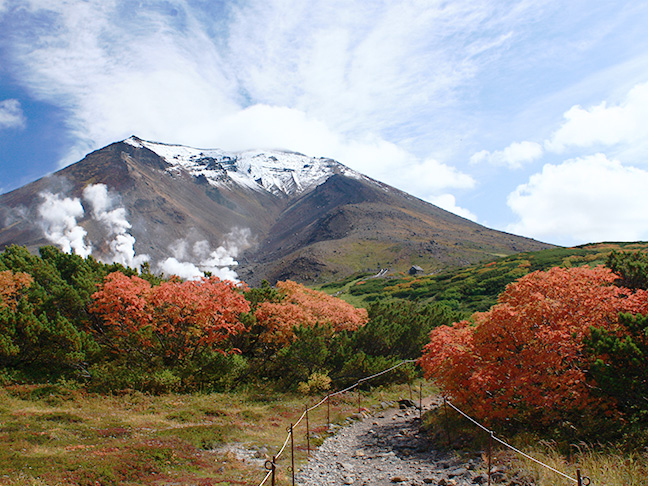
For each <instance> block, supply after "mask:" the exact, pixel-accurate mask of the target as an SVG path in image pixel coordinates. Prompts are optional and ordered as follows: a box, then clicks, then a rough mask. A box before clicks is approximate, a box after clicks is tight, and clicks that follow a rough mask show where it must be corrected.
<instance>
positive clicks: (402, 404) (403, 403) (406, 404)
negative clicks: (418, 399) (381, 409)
mask: <svg viewBox="0 0 648 486" xmlns="http://www.w3.org/2000/svg"><path fill="white" fill-rule="evenodd" d="M411 407H416V404H415V403H414V402H413V401H412V400H410V399H409V398H403V399H401V400H398V408H400V409H401V410H405V409H406V408H411Z"/></svg>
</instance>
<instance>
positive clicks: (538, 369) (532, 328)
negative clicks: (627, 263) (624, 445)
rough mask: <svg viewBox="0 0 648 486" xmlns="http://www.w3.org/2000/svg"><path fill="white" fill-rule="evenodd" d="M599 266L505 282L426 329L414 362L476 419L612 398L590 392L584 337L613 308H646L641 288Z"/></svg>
mask: <svg viewBox="0 0 648 486" xmlns="http://www.w3.org/2000/svg"><path fill="white" fill-rule="evenodd" d="M617 278H618V277H617V276H616V275H615V274H613V273H612V272H611V271H610V270H609V269H607V268H604V267H596V268H589V267H579V268H569V269H563V268H553V269H551V270H549V271H546V272H542V271H540V272H534V273H531V274H529V275H526V276H524V277H522V278H520V279H519V280H518V281H516V282H514V283H512V284H510V285H509V286H508V287H507V288H506V290H505V291H504V292H503V293H502V294H501V295H500V297H499V300H498V304H497V305H495V306H493V307H492V308H491V310H489V311H488V312H484V313H476V314H474V315H473V321H474V324H471V323H469V322H467V321H463V322H459V323H455V324H453V326H451V327H450V326H440V327H439V328H436V329H434V330H433V331H432V332H431V333H430V343H429V344H428V345H426V346H425V348H424V353H423V357H422V358H421V360H420V364H421V366H422V367H423V369H424V371H425V375H426V377H427V378H433V379H435V380H436V381H437V383H439V384H440V385H441V387H442V388H443V390H444V391H445V393H447V394H448V395H449V396H450V397H452V398H453V399H454V401H455V402H456V403H457V404H458V405H459V406H464V407H467V408H470V410H471V411H472V413H473V414H475V415H476V416H477V417H479V418H480V419H483V420H503V419H508V418H513V417H515V418H518V419H521V420H525V419H526V420H537V421H540V422H548V421H551V420H554V419H556V418H558V417H559V416H560V415H561V414H563V413H565V412H568V411H574V410H581V409H584V408H585V407H592V408H593V409H594V410H598V411H606V410H609V407H610V406H611V404H610V403H604V402H603V401H602V400H600V399H596V398H594V397H593V396H592V394H591V393H590V389H591V383H588V362H587V359H586V358H585V357H584V355H583V338H584V337H586V336H587V335H588V334H589V329H590V327H591V326H594V327H599V328H605V329H615V328H616V327H618V314H619V312H631V313H647V312H648V293H647V292H645V291H637V292H634V293H633V292H631V291H630V290H628V289H624V288H620V287H616V286H614V285H613V282H614V281H615V279H617Z"/></svg>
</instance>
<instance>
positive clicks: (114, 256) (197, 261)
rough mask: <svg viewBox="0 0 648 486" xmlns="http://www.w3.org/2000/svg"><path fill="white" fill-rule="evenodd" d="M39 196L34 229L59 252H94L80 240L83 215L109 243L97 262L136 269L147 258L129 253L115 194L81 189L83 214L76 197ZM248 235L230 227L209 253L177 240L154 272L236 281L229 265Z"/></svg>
mask: <svg viewBox="0 0 648 486" xmlns="http://www.w3.org/2000/svg"><path fill="white" fill-rule="evenodd" d="M40 196H41V198H42V199H43V202H42V203H41V204H40V206H39V207H38V210H37V212H38V216H39V218H40V219H39V223H40V226H41V228H42V230H43V233H44V234H45V237H46V238H47V239H48V240H49V241H51V242H52V243H54V244H56V245H58V246H59V247H60V248H61V250H62V251H64V252H66V253H75V254H77V255H79V256H81V257H83V258H85V257H87V256H89V255H91V254H93V250H94V251H95V252H96V251H97V250H96V248H94V247H93V244H92V242H86V237H87V236H88V232H87V231H86V230H85V228H83V227H82V226H81V225H80V224H79V221H80V220H81V219H83V218H84V217H91V218H92V219H93V220H94V221H96V222H98V223H99V224H100V226H101V227H102V228H103V229H104V231H105V233H106V235H107V238H109V239H110V242H109V243H108V244H107V246H108V248H109V249H110V253H109V254H99V255H96V256H97V258H98V259H99V260H100V261H103V262H107V263H112V262H116V263H121V264H122V265H125V266H128V267H131V268H138V267H140V266H141V265H142V263H144V262H147V261H149V260H150V257H149V255H146V254H140V255H137V254H136V253H135V241H136V240H135V237H134V236H133V235H131V234H130V232H129V230H130V229H131V227H132V226H131V224H130V223H129V222H128V219H127V212H126V209H125V208H124V207H121V206H120V205H119V196H118V195H116V194H111V193H110V192H109V191H108V188H107V186H106V185H105V184H92V185H89V186H87V187H86V188H85V189H84V190H83V203H85V204H86V206H87V207H88V208H89V211H86V209H85V208H84V205H83V203H82V201H81V199H80V198H77V197H75V198H70V197H65V196H63V195H61V194H58V193H57V194H53V193H51V192H43V193H41V194H40ZM250 235H251V233H250V230H249V229H239V228H236V229H234V230H233V231H232V232H230V233H229V234H228V235H227V236H226V238H225V242H224V243H223V244H222V245H221V246H219V247H218V248H216V249H215V250H212V249H211V246H210V244H209V242H208V241H206V240H201V241H197V242H195V243H193V244H190V243H189V242H188V241H186V240H179V241H178V242H176V244H175V245H173V247H171V248H170V251H171V253H172V254H173V255H174V256H173V257H169V258H167V259H166V260H164V261H161V262H158V264H157V269H158V270H159V271H161V272H163V273H164V274H166V275H177V276H179V277H181V278H184V279H196V278H200V277H202V276H203V275H204V272H210V273H211V274H212V275H214V276H216V277H219V278H221V279H223V280H226V279H227V280H233V281H238V275H237V274H236V272H235V271H234V270H232V269H231V267H233V266H236V265H238V262H237V261H236V260H235V258H236V257H237V256H238V254H239V253H240V251H241V250H243V249H245V248H246V247H248V246H249V240H250ZM99 243H101V242H99Z"/></svg>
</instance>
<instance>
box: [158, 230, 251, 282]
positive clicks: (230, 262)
mask: <svg viewBox="0 0 648 486" xmlns="http://www.w3.org/2000/svg"><path fill="white" fill-rule="evenodd" d="M250 237H251V232H250V230H249V229H247V228H235V229H234V230H232V231H231V232H230V233H228V234H227V236H226V237H225V241H224V242H223V244H222V245H221V246H219V247H218V248H216V249H215V250H213V251H212V249H211V246H210V244H209V242H208V241H207V240H201V241H197V242H195V243H193V244H190V243H189V242H188V241H187V240H178V241H177V242H176V243H175V244H174V245H173V246H172V247H171V248H170V250H171V252H172V253H173V254H174V255H175V256H173V257H169V258H167V259H166V260H164V261H162V262H160V263H158V269H159V270H160V271H161V272H163V273H165V274H167V275H177V276H179V277H181V278H185V279H195V278H199V277H202V276H203V275H204V272H210V273H211V274H212V275H213V276H215V277H218V278H220V279H222V280H233V281H235V282H236V281H238V275H237V273H236V272H235V271H234V270H232V268H231V267H234V266H237V265H238V262H237V261H236V260H235V258H236V257H237V256H238V255H239V253H240V252H241V251H242V250H244V249H245V248H247V247H249V246H250ZM192 262H198V263H192Z"/></svg>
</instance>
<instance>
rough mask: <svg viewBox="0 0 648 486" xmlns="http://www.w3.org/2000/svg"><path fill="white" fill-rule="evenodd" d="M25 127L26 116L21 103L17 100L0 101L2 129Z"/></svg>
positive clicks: (0, 123) (0, 127)
mask: <svg viewBox="0 0 648 486" xmlns="http://www.w3.org/2000/svg"><path fill="white" fill-rule="evenodd" d="M24 127H25V115H24V114H23V110H22V107H21V106H20V101H18V100H15V99H9V100H3V101H0V129H3V128H24Z"/></svg>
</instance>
